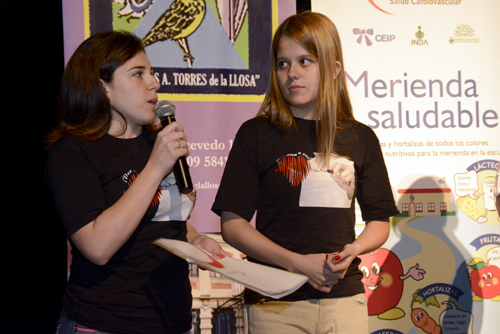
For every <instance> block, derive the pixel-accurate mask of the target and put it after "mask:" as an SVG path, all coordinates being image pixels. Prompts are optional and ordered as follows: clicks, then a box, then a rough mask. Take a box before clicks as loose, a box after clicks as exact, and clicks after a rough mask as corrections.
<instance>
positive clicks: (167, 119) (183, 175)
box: [155, 100, 194, 194]
mask: <svg viewBox="0 0 500 334" xmlns="http://www.w3.org/2000/svg"><path fill="white" fill-rule="evenodd" d="M155 113H156V116H158V118H159V119H160V121H161V125H162V126H163V127H166V126H167V125H169V124H171V123H173V122H175V121H176V120H175V105H174V104H173V103H172V102H170V101H166V100H163V101H159V102H158V103H157V104H156V110H155ZM173 171H174V176H175V182H176V183H177V187H178V188H179V191H180V192H181V193H182V194H189V193H191V192H192V191H193V189H194V187H193V181H192V180H191V174H190V173H189V166H188V164H187V162H186V157H180V158H179V159H178V160H177V161H176V162H175V164H174V168H173Z"/></svg>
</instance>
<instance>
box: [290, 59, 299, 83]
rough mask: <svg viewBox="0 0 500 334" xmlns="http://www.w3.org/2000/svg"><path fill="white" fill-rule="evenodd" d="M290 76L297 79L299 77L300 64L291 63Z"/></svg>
mask: <svg viewBox="0 0 500 334" xmlns="http://www.w3.org/2000/svg"><path fill="white" fill-rule="evenodd" d="M288 77H289V78H290V79H291V80H296V79H298V78H299V65H298V64H295V63H293V62H292V63H291V64H290V67H289V68H288Z"/></svg>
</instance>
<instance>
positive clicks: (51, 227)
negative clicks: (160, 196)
mask: <svg viewBox="0 0 500 334" xmlns="http://www.w3.org/2000/svg"><path fill="white" fill-rule="evenodd" d="M251 1H252V0H251ZM254 1H264V0H254ZM265 1H267V0H265ZM308 9H311V4H310V0H297V11H298V12H300V11H304V10H308ZM0 10H1V11H0V12H1V13H3V14H4V15H5V16H8V18H7V22H6V23H7V24H5V28H4V36H5V38H4V42H3V48H2V50H3V52H2V54H3V61H2V63H3V73H4V74H5V73H6V74H7V75H4V76H3V79H4V80H5V81H6V82H4V87H7V91H6V92H5V93H4V94H3V97H4V103H5V104H8V106H4V107H3V108H2V117H3V118H4V123H3V125H4V126H6V128H7V129H9V130H8V134H7V133H5V134H4V146H3V147H4V150H5V148H6V153H7V157H6V158H4V159H2V160H3V161H4V163H3V166H2V175H3V178H4V181H5V183H6V184H7V187H4V188H3V189H4V190H6V191H5V193H4V196H3V197H4V198H6V199H7V201H6V202H5V204H4V206H3V208H4V214H3V216H4V218H3V225H4V226H6V227H7V228H6V229H2V231H3V233H2V236H3V242H2V257H1V259H2V260H1V262H2V270H1V272H2V274H1V276H2V277H5V278H6V279H4V280H3V282H4V283H3V284H2V285H1V286H0V287H1V291H2V297H1V299H2V315H3V319H4V320H3V321H2V322H3V324H2V329H1V331H2V333H9V334H10V333H54V331H55V327H56V321H57V319H58V318H59V312H60V310H61V298H62V294H63V292H64V288H65V283H66V237H65V235H64V232H63V230H62V227H61V226H60V223H59V220H58V218H57V214H56V212H55V210H54V207H53V203H52V199H51V196H50V193H49V191H48V189H47V186H46V184H45V180H44V176H43V170H44V165H45V158H46V153H45V151H44V149H43V143H42V140H43V137H44V136H45V135H46V134H47V132H48V131H49V130H50V129H51V127H52V126H54V125H55V122H56V121H55V120H56V116H57V104H58V102H57V100H58V90H59V84H60V80H61V77H62V73H63V70H64V44H63V22H62V4H61V2H60V1H57V0H49V1H44V2H43V3H41V2H39V1H34V0H28V1H20V2H14V1H5V0H0ZM5 16H4V17H5ZM8 52H12V53H11V54H10V55H8V54H7V53H8ZM8 101H9V102H8ZM16 127H17V129H16ZM7 141H9V142H8V143H7ZM7 162H8V163H9V165H7V164H6V163H7Z"/></svg>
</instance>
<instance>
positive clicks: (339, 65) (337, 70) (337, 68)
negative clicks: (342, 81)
mask: <svg viewBox="0 0 500 334" xmlns="http://www.w3.org/2000/svg"><path fill="white" fill-rule="evenodd" d="M341 70H342V65H341V64H340V62H339V61H338V60H337V61H336V62H335V79H337V76H338V75H339V73H340V71H341Z"/></svg>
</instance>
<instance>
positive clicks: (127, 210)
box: [71, 123, 189, 265]
mask: <svg viewBox="0 0 500 334" xmlns="http://www.w3.org/2000/svg"><path fill="white" fill-rule="evenodd" d="M178 140H181V143H182V142H183V143H184V145H179V142H178ZM185 141H186V136H185V135H184V131H183V128H182V126H180V125H179V124H178V123H172V124H170V125H168V126H167V127H165V128H164V129H163V130H162V131H160V132H159V133H158V137H157V139H156V142H155V145H154V147H153V151H152V153H151V156H150V158H149V160H148V162H147V164H146V166H145V167H144V169H143V170H142V172H141V173H140V174H139V175H138V176H137V178H136V179H135V181H134V182H133V183H132V185H131V186H130V188H129V189H128V190H127V191H126V192H125V193H124V194H123V196H122V197H121V198H120V199H119V200H118V201H117V202H116V203H115V204H113V205H112V206H110V207H109V208H108V209H106V210H104V211H103V212H102V213H101V214H100V215H99V216H98V217H97V218H96V219H95V220H94V221H92V222H90V223H89V224H87V225H85V226H84V227H82V228H81V229H79V230H78V231H77V232H75V233H74V234H73V235H72V236H71V239H72V241H73V242H74V244H75V246H76V247H77V248H78V250H79V251H80V252H81V253H82V254H83V255H84V256H85V257H86V258H87V259H88V260H89V261H90V262H92V263H94V264H97V265H105V264H106V263H107V262H108V261H109V260H110V259H111V258H112V257H113V256H114V255H115V254H116V252H117V251H118V250H119V249H120V248H121V247H122V246H123V245H124V244H125V243H126V242H127V241H128V239H129V238H130V237H131V236H132V234H133V233H134V231H135V230H136V228H137V226H138V225H139V223H140V221H141V219H142V217H143V216H144V213H145V212H146V210H147V209H148V207H149V205H150V204H151V201H152V199H153V197H154V196H155V194H156V191H157V189H158V186H159V184H160V183H161V181H162V180H163V178H164V177H165V175H167V174H168V173H169V172H170V171H171V170H172V168H173V165H174V163H175V162H176V161H177V159H179V157H181V156H185V155H188V154H189V150H188V149H187V147H186V146H187V145H185Z"/></svg>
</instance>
